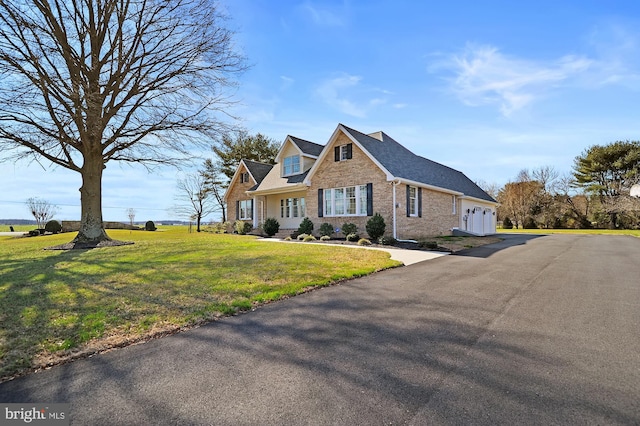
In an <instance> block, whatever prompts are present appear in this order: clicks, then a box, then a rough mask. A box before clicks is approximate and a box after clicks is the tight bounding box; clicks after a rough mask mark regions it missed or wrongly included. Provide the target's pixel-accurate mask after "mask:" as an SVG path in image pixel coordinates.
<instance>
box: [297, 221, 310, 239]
mask: <svg viewBox="0 0 640 426" xmlns="http://www.w3.org/2000/svg"><path fill="white" fill-rule="evenodd" d="M312 232H313V222H311V219H309V218H308V217H305V218H304V219H302V222H300V226H299V227H298V233H299V234H307V235H311V233H312Z"/></svg>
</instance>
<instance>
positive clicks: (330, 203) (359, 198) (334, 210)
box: [323, 185, 368, 217]
mask: <svg viewBox="0 0 640 426" xmlns="http://www.w3.org/2000/svg"><path fill="white" fill-rule="evenodd" d="M323 191H324V200H323V204H324V210H323V213H324V216H327V217H331V216H366V215H367V206H368V191H367V185H358V186H347V187H344V188H328V189H324V190H323Z"/></svg>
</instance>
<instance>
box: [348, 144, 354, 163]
mask: <svg viewBox="0 0 640 426" xmlns="http://www.w3.org/2000/svg"><path fill="white" fill-rule="evenodd" d="M352 157H353V144H352V143H350V144H347V159H348V160H351V158H352Z"/></svg>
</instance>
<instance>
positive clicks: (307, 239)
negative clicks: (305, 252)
mask: <svg viewBox="0 0 640 426" xmlns="http://www.w3.org/2000/svg"><path fill="white" fill-rule="evenodd" d="M315 240H316V237H314V236H313V235H307V236H306V237H304V239H303V240H302V241H304V242H305V243H308V242H309V241H315Z"/></svg>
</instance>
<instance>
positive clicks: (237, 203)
mask: <svg viewBox="0 0 640 426" xmlns="http://www.w3.org/2000/svg"><path fill="white" fill-rule="evenodd" d="M238 219H240V201H239V200H238V201H236V220H238Z"/></svg>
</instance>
